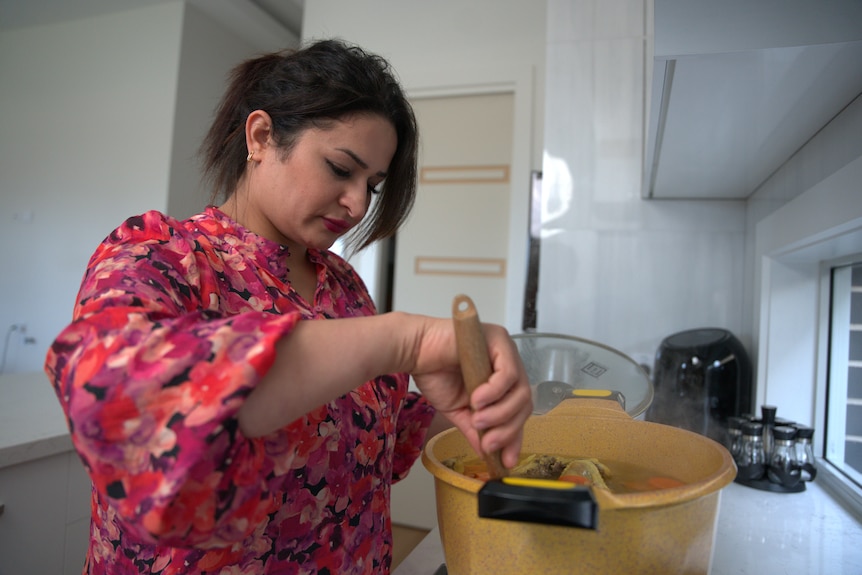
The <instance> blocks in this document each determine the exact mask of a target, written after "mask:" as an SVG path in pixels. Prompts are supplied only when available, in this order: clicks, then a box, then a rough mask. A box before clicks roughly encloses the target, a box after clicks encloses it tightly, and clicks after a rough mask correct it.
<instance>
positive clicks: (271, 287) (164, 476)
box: [45, 207, 433, 575]
mask: <svg viewBox="0 0 862 575" xmlns="http://www.w3.org/2000/svg"><path fill="white" fill-rule="evenodd" d="M284 250H285V248H284V247H283V246H281V245H279V244H276V243H274V242H271V241H269V240H266V239H265V238H262V237H260V236H258V235H256V234H254V233H252V232H250V231H249V230H246V229H244V228H242V227H241V226H239V225H238V224H236V223H235V222H233V221H232V220H231V219H230V218H228V217H227V216H226V215H225V214H223V213H222V212H220V211H219V210H217V209H216V208H212V207H210V208H207V210H206V211H205V212H204V213H202V214H199V215H197V216H195V217H192V218H190V219H189V220H186V221H183V222H180V221H177V220H174V219H171V218H168V217H166V216H164V215H162V214H160V213H158V212H147V213H145V214H143V215H141V216H136V217H133V218H130V219H129V220H127V221H126V222H125V223H124V224H123V225H122V226H120V227H119V228H118V229H117V230H115V231H114V232H113V233H112V234H111V235H110V236H109V237H108V238H106V240H105V241H104V242H103V243H102V244H101V245H100V246H99V248H98V249H97V250H96V252H95V253H94V255H93V257H92V259H91V260H90V263H89V265H88V267H87V272H86V275H85V277H84V280H83V283H82V285H81V289H80V293H79V296H78V302H77V305H76V306H75V310H74V315H73V321H72V323H71V324H70V325H69V326H68V327H67V328H66V329H65V330H64V331H63V332H62V333H61V334H60V335H59V336H58V337H57V339H56V341H55V342H54V343H53V345H52V347H51V349H50V350H49V352H48V356H47V358H46V363H45V369H46V372H47V373H48V375H49V377H50V378H51V380H52V381H53V383H54V387H55V391H56V392H57V396H58V398H59V399H60V402H61V403H62V406H63V409H64V410H65V413H66V417H67V420H68V424H69V427H70V430H71V431H72V437H73V441H74V444H75V447H76V449H77V450H78V452H79V454H80V456H81V458H82V460H83V462H84V464H85V466H86V468H87V469H88V471H89V473H90V477H91V478H92V482H93V491H92V521H91V538H90V546H89V550H88V553H87V558H86V565H85V567H84V573H90V574H108V573H110V574H111V575H125V574H133V573H134V574H138V573H140V574H143V573H147V574H157V573H160V574H163V575H169V574H181V573H196V574H198V573H222V574H234V575H251V574H262V573H279V574H285V573H290V574H293V573H297V574H299V573H302V574H305V573H323V574H326V573H329V574H333V575H335V574H360V573H361V574H371V573H375V574H377V573H386V572H388V571H389V569H390V564H391V547H392V537H391V525H390V518H389V496H390V486H391V483H393V482H395V481H398V480H399V479H401V478H403V477H404V476H405V475H406V474H407V472H408V470H409V469H410V466H411V465H412V464H413V463H414V462H415V461H416V459H417V457H418V456H419V454H420V450H421V445H422V442H423V440H424V436H425V432H426V430H427V427H428V425H429V423H430V421H431V418H432V416H433V408H432V407H431V406H430V405H429V404H428V403H427V402H426V401H425V400H424V399H423V398H421V397H420V396H419V395H418V394H415V393H412V392H409V391H408V389H407V384H408V378H407V376H406V375H405V374H395V375H391V376H385V377H380V378H377V379H376V380H373V381H369V382H367V383H365V384H363V385H362V386H360V387H359V388H357V389H355V390H354V391H352V392H351V393H348V394H347V395H345V396H343V397H340V398H338V399H336V400H334V401H332V402H331V403H329V404H328V405H325V406H322V407H320V408H319V409H316V410H315V411H313V412H311V413H308V414H306V415H305V416H304V417H302V418H300V419H298V420H296V421H294V422H293V423H291V424H290V425H288V426H286V427H285V428H283V429H281V430H279V431H277V432H275V433H273V434H271V435H269V436H267V437H264V438H257V439H248V438H245V437H244V436H243V435H242V434H241V433H240V432H239V430H238V425H237V419H236V414H237V411H238V409H239V407H240V406H241V405H242V402H243V399H244V398H245V397H246V396H247V395H248V393H249V392H251V390H252V389H253V388H254V386H255V385H256V383H257V382H258V381H259V379H260V377H261V376H262V375H263V374H265V373H266V372H267V370H268V368H269V367H270V365H271V364H272V362H273V360H274V353H275V352H274V346H275V343H276V342H277V341H278V340H279V338H281V337H282V336H284V335H285V334H287V333H289V332H290V330H291V329H292V328H293V326H295V325H296V323H297V322H298V321H301V320H318V319H326V318H335V317H352V316H362V315H370V314H373V313H375V308H374V305H373V302H372V301H371V298H370V297H369V295H368V292H367V290H366V288H365V286H364V284H363V282H362V280H361V279H360V278H359V276H357V275H356V273H355V272H354V270H353V269H352V268H351V267H350V266H349V265H348V264H347V263H346V262H345V261H344V260H343V259H341V258H340V257H338V256H337V255H335V254H333V253H331V252H324V251H311V252H310V257H311V259H312V261H313V262H314V263H315V264H316V266H317V270H318V286H317V291H316V293H315V297H314V301H313V302H312V303H311V304H309V303H307V302H306V301H305V300H304V299H303V298H301V297H300V296H299V295H298V294H297V293H296V292H294V291H293V290H292V289H291V287H290V285H289V284H287V283H285V282H284V281H282V279H280V278H284V277H285V273H286V268H285V253H284ZM332 356H333V360H334V361H337V360H338V350H332Z"/></svg>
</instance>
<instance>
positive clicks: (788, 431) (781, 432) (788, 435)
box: [772, 425, 796, 440]
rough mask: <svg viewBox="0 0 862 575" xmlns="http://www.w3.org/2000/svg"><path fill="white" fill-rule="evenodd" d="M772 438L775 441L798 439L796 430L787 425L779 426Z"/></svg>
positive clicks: (774, 430) (773, 432)
mask: <svg viewBox="0 0 862 575" xmlns="http://www.w3.org/2000/svg"><path fill="white" fill-rule="evenodd" d="M772 436H773V437H774V438H775V439H780V440H790V439H793V438H794V437H796V428H795V427H789V426H787V425H779V426H778V427H776V428H775V429H773V430H772Z"/></svg>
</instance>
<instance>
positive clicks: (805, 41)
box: [642, 0, 862, 199]
mask: <svg viewBox="0 0 862 575" xmlns="http://www.w3.org/2000/svg"><path fill="white" fill-rule="evenodd" d="M654 5H655V18H654V24H655V32H654V39H655V41H654V54H653V59H652V74H651V86H650V89H649V92H648V94H649V108H648V111H647V117H648V127H647V134H646V136H647V137H646V147H645V158H644V180H643V188H642V196H643V197H644V198H654V199H674V198H686V199H691V198H697V199H745V198H747V197H748V196H750V195H751V194H752V193H753V192H754V191H756V190H757V188H758V187H759V186H760V185H761V184H762V183H763V182H764V181H765V180H766V179H767V178H768V177H769V176H770V175H771V174H772V173H773V172H775V170H777V169H778V168H779V167H780V166H781V165H782V164H783V163H784V162H786V161H787V160H788V159H789V158H790V157H791V156H792V155H793V154H794V153H795V152H796V151H797V150H799V149H800V148H801V147H802V146H803V145H804V144H805V143H806V142H807V141H808V140H809V139H810V138H811V137H813V136H814V135H815V134H816V133H817V132H818V131H819V130H820V129H821V128H822V127H823V126H825V125H826V124H827V123H829V121H830V120H831V119H832V118H834V117H835V116H836V115H837V114H838V113H840V112H841V110H842V109H844V108H845V107H846V106H847V105H848V104H849V103H850V102H852V101H853V100H854V99H855V98H857V97H860V94H862V1H860V0H818V1H817V2H812V1H810V0H722V1H721V2H715V1H714V0H654Z"/></svg>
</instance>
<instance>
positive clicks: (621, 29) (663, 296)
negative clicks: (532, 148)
mask: <svg viewBox="0 0 862 575" xmlns="http://www.w3.org/2000/svg"><path fill="white" fill-rule="evenodd" d="M651 5H652V2H651V1H649V0H549V1H548V61H547V73H546V78H547V84H546V88H545V93H546V94H547V98H546V110H545V111H546V115H545V161H544V178H545V181H544V183H543V193H544V194H545V195H546V198H547V200H546V202H547V204H548V205H547V213H546V214H545V216H544V221H543V226H542V228H543V230H542V233H543V239H542V242H543V244H542V254H541V258H542V267H541V273H540V280H539V305H538V328H539V331H551V332H558V333H568V334H573V335H577V336H580V337H585V338H587V339H593V340H596V341H599V342H602V343H605V344H607V345H610V346H612V347H616V348H617V349H619V350H621V351H623V352H624V353H626V354H628V355H630V356H632V357H633V358H634V359H635V360H637V361H639V362H646V363H647V364H649V365H652V358H653V356H654V353H655V351H656V349H657V348H658V346H659V344H660V342H661V340H662V339H663V338H664V337H665V336H667V335H670V334H672V333H675V332H677V331H682V330H685V329H692V328H698V327H719V328H725V329H729V330H730V331H731V332H733V333H734V334H736V335H737V336H738V337H740V339H741V340H742V341H743V343H744V344H745V345H746V346H747V347H748V346H749V345H750V340H749V338H747V337H746V335H747V331H746V330H747V329H748V325H747V324H746V323H745V322H744V321H743V313H742V286H743V281H744V277H743V253H744V233H745V204H744V202H742V201H689V200H650V201H645V200H642V199H641V181H642V179H641V178H642V158H643V150H644V123H645V117H644V110H645V100H646V82H645V77H646V74H647V73H651V70H646V69H645V61H646V60H647V58H645V54H647V53H649V52H648V51H647V50H648V46H649V44H650V43H652V41H653V37H652V27H651V25H652V22H651V15H652V10H651Z"/></svg>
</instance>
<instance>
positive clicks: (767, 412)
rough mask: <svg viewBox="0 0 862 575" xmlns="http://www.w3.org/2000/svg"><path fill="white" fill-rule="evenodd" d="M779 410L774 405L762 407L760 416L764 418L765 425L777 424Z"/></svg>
mask: <svg viewBox="0 0 862 575" xmlns="http://www.w3.org/2000/svg"><path fill="white" fill-rule="evenodd" d="M776 411H778V408H777V407H775V406H774V405H761V406H760V414H761V415H762V416H763V422H764V423H775V412H776Z"/></svg>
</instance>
